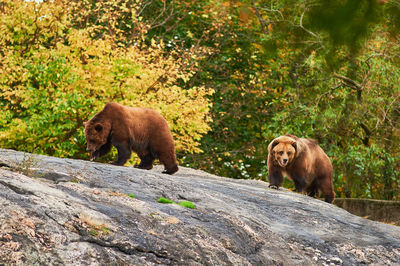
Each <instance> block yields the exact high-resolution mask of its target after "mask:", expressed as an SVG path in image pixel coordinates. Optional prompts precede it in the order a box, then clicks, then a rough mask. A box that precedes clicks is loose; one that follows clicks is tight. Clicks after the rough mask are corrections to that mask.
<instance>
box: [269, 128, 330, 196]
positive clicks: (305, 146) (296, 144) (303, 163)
mask: <svg viewBox="0 0 400 266" xmlns="http://www.w3.org/2000/svg"><path fill="white" fill-rule="evenodd" d="M267 164H268V179H269V183H270V185H269V186H270V187H272V188H276V189H277V188H279V187H280V186H281V185H282V182H283V176H285V177H287V178H289V179H291V180H293V182H294V186H295V191H297V192H303V191H306V192H307V193H308V195H309V196H311V197H314V195H315V194H318V193H319V191H321V192H322V193H323V194H324V196H325V201H326V202H329V203H332V201H333V200H334V198H335V192H334V191H333V182H332V174H333V167H332V164H331V161H330V160H329V157H328V156H327V155H326V154H325V152H324V151H323V150H322V149H321V147H320V146H318V143H317V141H316V140H313V139H305V138H298V137H296V136H293V135H284V136H280V137H278V138H276V139H274V140H273V141H272V142H271V143H270V144H269V145H268V162H267Z"/></svg>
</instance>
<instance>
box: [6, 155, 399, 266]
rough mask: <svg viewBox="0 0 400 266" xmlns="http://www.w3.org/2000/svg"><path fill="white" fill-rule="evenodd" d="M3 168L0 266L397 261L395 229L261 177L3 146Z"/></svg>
mask: <svg viewBox="0 0 400 266" xmlns="http://www.w3.org/2000/svg"><path fill="white" fill-rule="evenodd" d="M0 166H1V168H0V208H1V209H0V265H1V264H6V265H8V264H16V265H42V264H45V265H59V264H61V265H119V264H121V265H127V264H129V265H154V264H164V265H170V264H173V265H203V264H206V265H357V264H373V265H399V263H400V228H399V227H396V226H392V225H388V224H383V223H378V222H374V221H370V220H366V219H363V218H360V217H357V216H355V215H352V214H350V213H348V212H346V211H345V210H343V209H340V208H338V207H336V206H334V205H331V204H327V203H325V202H323V201H320V200H318V199H313V198H310V197H307V196H305V195H300V194H297V193H293V192H289V191H286V190H272V189H268V183H265V182H262V181H256V180H235V179H229V178H223V177H218V176H213V175H210V174H207V173H205V172H202V171H198V170H193V169H189V168H184V167H180V171H179V172H178V173H176V174H174V175H172V176H170V175H164V174H161V171H162V167H161V166H158V167H155V168H154V169H153V170H151V171H145V170H139V169H134V168H132V167H120V166H113V165H107V164H101V163H94V162H89V161H82V160H72V159H60V158H53V157H47V156H40V155H32V154H25V153H22V152H16V151H12V150H4V149H0ZM129 193H133V194H134V195H135V198H131V197H128V196H127V194H129ZM159 197H165V198H168V199H171V200H173V201H175V202H180V201H183V200H189V201H191V202H193V203H194V204H195V205H196V209H189V208H184V207H182V206H179V205H177V204H161V203H158V202H157V199H158V198H159Z"/></svg>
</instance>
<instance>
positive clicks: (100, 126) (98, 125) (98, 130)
mask: <svg viewBox="0 0 400 266" xmlns="http://www.w3.org/2000/svg"><path fill="white" fill-rule="evenodd" d="M94 129H95V130H96V131H97V132H101V131H102V130H103V126H102V125H101V124H97V125H95V126H94Z"/></svg>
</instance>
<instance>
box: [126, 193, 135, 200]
mask: <svg viewBox="0 0 400 266" xmlns="http://www.w3.org/2000/svg"><path fill="white" fill-rule="evenodd" d="M126 195H127V196H128V197H130V198H132V199H134V198H135V195H134V194H133V193H128V194H126Z"/></svg>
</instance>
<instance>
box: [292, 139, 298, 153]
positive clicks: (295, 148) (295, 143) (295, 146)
mask: <svg viewBox="0 0 400 266" xmlns="http://www.w3.org/2000/svg"><path fill="white" fill-rule="evenodd" d="M292 146H293V148H294V150H295V151H297V142H296V141H295V142H293V143H292Z"/></svg>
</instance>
